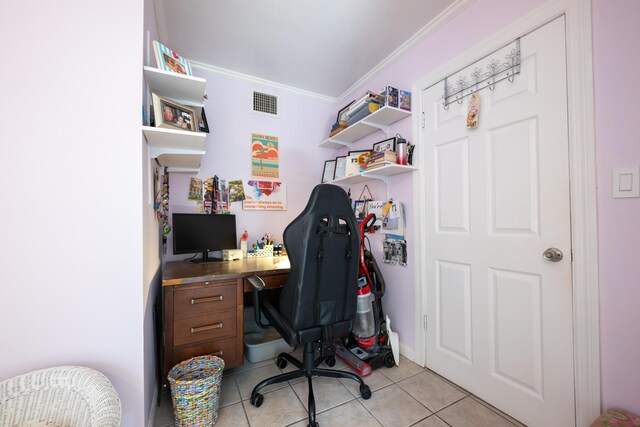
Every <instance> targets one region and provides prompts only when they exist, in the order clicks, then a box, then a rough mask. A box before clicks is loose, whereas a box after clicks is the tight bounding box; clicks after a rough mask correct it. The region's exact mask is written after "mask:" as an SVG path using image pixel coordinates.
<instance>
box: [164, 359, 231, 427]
mask: <svg viewBox="0 0 640 427" xmlns="http://www.w3.org/2000/svg"><path fill="white" fill-rule="evenodd" d="M223 370H224V360H222V359H221V358H219V357H216V356H198V357H194V358H191V359H188V360H185V361H183V362H180V363H178V364H177V365H176V366H174V367H173V368H171V370H170V371H169V375H168V378H169V383H170V384H171V397H172V399H173V413H174V415H175V419H176V427H204V426H212V425H214V424H215V423H216V421H218V403H219V399H220V388H221V387H222V384H221V383H222V371H223Z"/></svg>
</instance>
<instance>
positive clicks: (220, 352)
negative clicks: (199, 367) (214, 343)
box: [211, 350, 224, 357]
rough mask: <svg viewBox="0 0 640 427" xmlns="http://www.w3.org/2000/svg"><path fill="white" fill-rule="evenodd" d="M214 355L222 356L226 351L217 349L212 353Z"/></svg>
mask: <svg viewBox="0 0 640 427" xmlns="http://www.w3.org/2000/svg"><path fill="white" fill-rule="evenodd" d="M211 355H212V356H218V357H222V356H224V351H222V350H220V351H216V352H215V353H211Z"/></svg>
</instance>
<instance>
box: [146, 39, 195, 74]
mask: <svg viewBox="0 0 640 427" xmlns="http://www.w3.org/2000/svg"><path fill="white" fill-rule="evenodd" d="M153 52H154V53H155V55H156V65H157V67H158V69H159V70H163V71H169V72H172V73H177V74H184V75H185V76H192V75H193V74H192V72H191V64H189V61H187V60H186V59H184V58H183V57H182V56H180V55H178V54H177V53H176V52H174V51H172V50H171V49H169V48H168V47H166V46H165V45H163V44H162V43H160V42H158V41H157V40H154V41H153Z"/></svg>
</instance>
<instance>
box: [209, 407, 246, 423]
mask: <svg viewBox="0 0 640 427" xmlns="http://www.w3.org/2000/svg"><path fill="white" fill-rule="evenodd" d="M216 427H249V421H248V420H247V415H246V414H245V413H244V407H243V405H242V402H238V403H234V404H233V405H231V406H225V407H224V408H220V412H218V422H217V423H216Z"/></svg>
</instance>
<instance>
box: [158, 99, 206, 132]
mask: <svg viewBox="0 0 640 427" xmlns="http://www.w3.org/2000/svg"><path fill="white" fill-rule="evenodd" d="M151 98H152V101H153V114H154V117H155V125H156V127H159V128H166V129H174V130H185V131H191V132H197V127H196V126H197V122H196V113H195V110H194V109H193V108H189V107H187V106H184V105H181V104H178V103H176V102H174V101H171V100H169V99H166V98H163V97H161V96H158V95H156V94H155V93H152V94H151Z"/></svg>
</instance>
